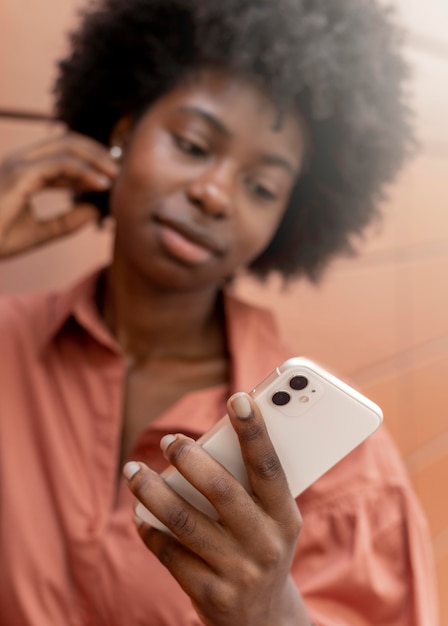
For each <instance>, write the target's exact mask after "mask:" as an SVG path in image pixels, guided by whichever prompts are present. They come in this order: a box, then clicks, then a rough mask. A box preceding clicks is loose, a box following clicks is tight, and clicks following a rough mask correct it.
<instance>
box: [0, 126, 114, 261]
mask: <svg viewBox="0 0 448 626" xmlns="http://www.w3.org/2000/svg"><path fill="white" fill-rule="evenodd" d="M117 172H118V170H117V165H116V164H115V162H114V161H113V160H112V158H111V156H110V154H109V151H108V150H107V148H106V147H105V146H104V145H102V144H100V143H98V142H97V141H95V140H93V139H91V138H89V137H85V136H83V135H79V134H76V133H67V134H65V135H63V136H59V137H57V138H55V139H52V140H49V141H45V142H42V143H39V144H37V145H34V146H32V147H30V148H28V149H26V150H23V151H21V152H18V153H16V154H14V155H12V156H10V157H9V158H7V159H6V160H4V161H3V162H2V163H0V258H8V257H12V256H14V255H16V254H20V253H21V252H25V251H27V250H32V249H33V248H36V247H37V246H40V245H42V244H44V243H46V242H48V241H50V240H52V239H58V238H59V237H63V236H64V235H68V234H69V233H72V232H73V231H75V230H77V229H79V228H81V227H82V226H84V225H85V224H87V223H89V222H92V221H95V220H97V219H98V210H97V209H96V208H95V207H94V206H93V205H91V204H86V203H83V204H75V205H74V206H73V207H72V209H71V210H70V211H69V212H68V213H65V214H64V215H62V216H58V217H54V218H51V219H48V220H44V221H43V220H38V219H37V218H36V216H35V215H34V213H33V211H32V208H31V199H32V197H33V196H34V195H35V194H37V193H38V192H39V191H43V190H45V189H55V188H60V189H68V190H73V191H98V192H99V191H106V190H107V189H109V188H110V186H111V184H112V181H113V180H114V179H115V177H116V175H117Z"/></svg>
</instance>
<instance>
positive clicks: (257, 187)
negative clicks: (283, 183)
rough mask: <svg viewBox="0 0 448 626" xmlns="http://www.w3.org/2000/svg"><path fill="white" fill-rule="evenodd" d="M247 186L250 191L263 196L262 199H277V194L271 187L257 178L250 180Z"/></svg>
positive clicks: (260, 196)
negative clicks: (256, 179)
mask: <svg viewBox="0 0 448 626" xmlns="http://www.w3.org/2000/svg"><path fill="white" fill-rule="evenodd" d="M247 186H248V188H249V191H250V192H251V193H253V194H254V195H256V196H257V197H259V198H261V199H262V200H271V201H272V200H276V199H277V194H276V193H275V192H274V191H272V190H271V189H270V188H268V187H266V185H262V184H261V183H258V182H257V181H255V180H248V181H247Z"/></svg>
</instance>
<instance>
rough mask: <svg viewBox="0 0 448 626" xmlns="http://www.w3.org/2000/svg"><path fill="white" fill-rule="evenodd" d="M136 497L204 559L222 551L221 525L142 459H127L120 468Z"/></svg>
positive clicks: (210, 558) (212, 557)
mask: <svg viewBox="0 0 448 626" xmlns="http://www.w3.org/2000/svg"><path fill="white" fill-rule="evenodd" d="M123 473H124V475H125V476H126V477H127V479H128V483H129V488H130V489H131V491H132V493H133V494H134V495H135V496H136V498H137V499H138V500H139V501H140V502H141V503H142V504H143V505H144V506H145V507H146V508H147V509H148V510H150V511H151V513H152V514H153V515H155V516H156V517H157V519H159V520H160V521H161V522H162V523H163V524H164V525H165V526H166V527H167V528H168V529H169V530H170V531H171V533H172V534H173V535H174V536H175V537H177V538H178V539H179V541H181V542H182V544H183V545H184V546H185V547H186V548H188V549H189V550H191V551H192V552H194V553H195V554H197V555H198V556H199V557H201V558H204V559H205V560H207V561H209V560H217V555H218V554H220V555H222V553H223V548H222V539H223V534H224V532H223V529H222V527H221V526H220V525H219V524H218V523H217V522H215V521H214V520H212V519H211V518H210V517H208V516H207V515H205V514H203V513H201V512H200V511H198V510H197V509H196V508H195V507H194V506H192V505H191V504H189V503H188V502H186V501H185V500H184V499H183V498H182V497H181V496H179V495H178V494H177V493H176V492H175V491H174V490H173V489H171V487H170V486H169V485H167V483H166V482H165V481H164V479H163V478H162V477H161V476H160V475H159V474H157V473H156V472H153V471H152V470H151V469H149V468H148V467H147V466H146V465H145V464H144V463H138V464H137V463H134V462H131V463H128V464H126V465H125V467H124V470H123Z"/></svg>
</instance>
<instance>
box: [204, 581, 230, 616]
mask: <svg viewBox="0 0 448 626" xmlns="http://www.w3.org/2000/svg"><path fill="white" fill-rule="evenodd" d="M199 595H200V597H201V598H202V602H206V603H207V605H208V606H210V607H211V610H212V612H213V614H214V615H215V616H216V617H217V618H219V619H222V618H223V617H225V616H226V615H228V614H231V613H232V612H233V611H234V607H235V606H236V605H237V602H236V598H235V593H234V592H233V593H232V589H230V588H229V586H227V585H224V584H222V583H219V581H217V580H216V579H215V578H211V579H207V580H206V581H205V582H204V584H203V585H202V588H201V591H200V593H199Z"/></svg>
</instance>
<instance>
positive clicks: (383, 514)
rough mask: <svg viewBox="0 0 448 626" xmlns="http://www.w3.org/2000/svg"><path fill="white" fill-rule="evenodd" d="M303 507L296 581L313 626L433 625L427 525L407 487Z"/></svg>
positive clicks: (355, 491)
mask: <svg viewBox="0 0 448 626" xmlns="http://www.w3.org/2000/svg"><path fill="white" fill-rule="evenodd" d="M335 495H336V494H332V497H331V498H330V499H329V501H325V500H323V501H322V500H318V501H317V502H313V500H310V501H306V502H305V504H304V506H303V507H302V506H301V511H302V515H303V529H302V533H301V535H300V538H299V544H298V550H297V554H296V556H295V560H294V565H293V571H292V574H293V577H294V579H295V581H296V584H297V586H298V588H299V589H300V591H301V593H302V595H303V597H304V600H305V603H306V605H307V607H308V611H309V613H310V615H311V618H312V620H313V623H314V624H315V625H316V626H372V625H374V624H378V625H381V626H437V624H438V619H437V598H436V582H435V575H434V566H433V556H432V549H431V543H430V539H429V533H428V529H427V525H426V520H425V519H424V516H423V514H422V512H421V510H420V507H419V504H418V502H417V500H416V498H415V496H414V494H413V492H412V490H411V488H410V486H409V487H408V486H406V485H401V484H398V485H395V486H394V485H380V486H373V485H370V486H369V488H367V489H361V488H358V489H357V488H356V485H354V488H353V489H351V490H350V491H349V492H348V493H345V495H343V496H341V497H335Z"/></svg>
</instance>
